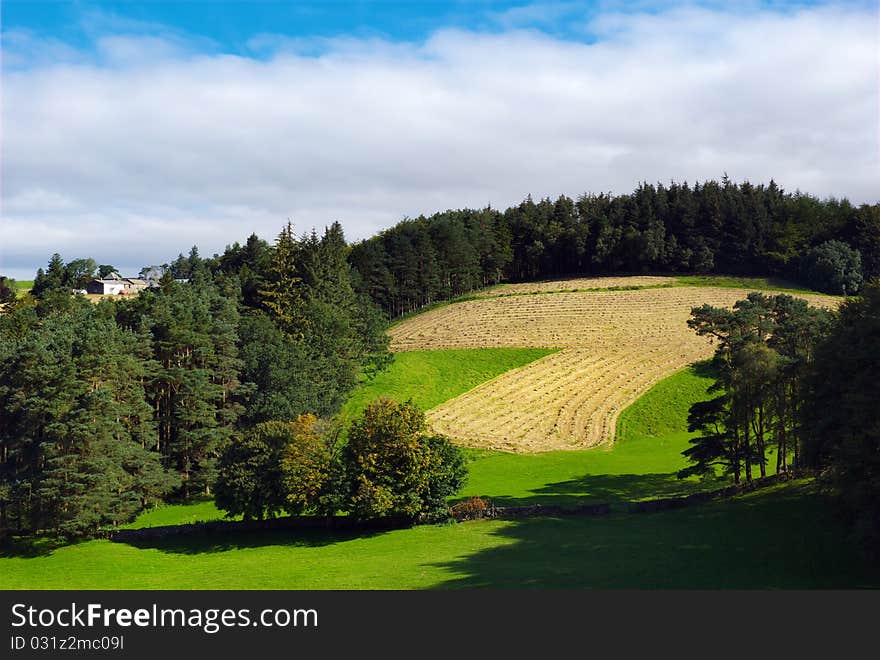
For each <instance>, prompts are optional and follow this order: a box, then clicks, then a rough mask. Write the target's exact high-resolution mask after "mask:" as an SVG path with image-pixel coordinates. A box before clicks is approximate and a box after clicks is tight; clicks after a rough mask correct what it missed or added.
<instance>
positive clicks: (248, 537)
mask: <svg viewBox="0 0 880 660" xmlns="http://www.w3.org/2000/svg"><path fill="white" fill-rule="evenodd" d="M385 531H386V530H321V529H297V530H290V529H287V530H261V531H249V532H210V531H205V532H201V533H194V534H180V535H170V536H166V537H160V538H151V537H148V538H142V539H138V538H127V539H125V540H119V541H116V542H117V543H122V544H125V545H130V546H132V547H134V548H139V549H141V550H147V549H149V550H160V551H161V552H167V553H171V554H183V555H200V554H207V553H216V552H229V551H231V550H242V549H247V548H261V547H264V546H287V547H303V548H320V547H323V546H328V545H334V544H336V543H344V542H345V541H352V540H355V539H364V538H371V537H374V536H379V535H380V534H384V533H385Z"/></svg>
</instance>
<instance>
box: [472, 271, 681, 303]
mask: <svg viewBox="0 0 880 660" xmlns="http://www.w3.org/2000/svg"><path fill="white" fill-rule="evenodd" d="M675 281H676V278H674V277H662V276H659V275H634V276H632V277H576V278H574V279H570V280H552V281H547V282H522V283H518V284H499V285H498V286H494V287H492V288H491V289H486V290H484V291H480V292H479V293H477V294H475V295H476V296H477V297H481V298H491V297H494V296H510V295H518V294H519V295H521V294H527V293H554V292H557V291H585V290H591V289H616V288H619V287H635V286H663V285H667V284H670V285H671V284H674V283H675Z"/></svg>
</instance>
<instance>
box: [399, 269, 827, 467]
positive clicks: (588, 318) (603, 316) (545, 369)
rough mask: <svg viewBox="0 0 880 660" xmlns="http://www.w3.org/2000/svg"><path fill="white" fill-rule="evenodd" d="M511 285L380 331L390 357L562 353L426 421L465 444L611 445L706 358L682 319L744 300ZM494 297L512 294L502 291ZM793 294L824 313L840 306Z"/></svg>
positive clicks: (711, 293)
mask: <svg viewBox="0 0 880 660" xmlns="http://www.w3.org/2000/svg"><path fill="white" fill-rule="evenodd" d="M575 282H577V284H574V285H571V286H572V287H573V288H577V289H582V288H586V287H585V284H586V283H587V282H585V281H582V280H581V281H575ZM588 284H589V285H590V288H594V289H601V288H602V285H603V282H602V281H601V278H592V279H591V280H590V281H589V282H588ZM516 286H519V287H520V288H519V289H514V291H513V292H514V293H523V294H526V295H496V296H491V295H488V294H487V295H484V296H483V297H482V298H480V299H477V300H466V301H464V302H460V303H455V304H452V305H446V306H443V307H440V308H438V309H434V310H432V311H429V312H426V313H424V314H421V315H418V316H415V317H412V318H409V319H407V320H404V321H402V322H401V323H398V324H396V325H394V326H393V327H392V328H391V330H390V334H391V338H392V341H391V348H392V350H393V351H396V352H404V351H413V350H419V351H425V350H443V349H469V348H470V349H473V348H500V347H508V348H514V347H531V348H556V349H561V350H560V351H559V352H557V353H554V354H552V355H548V356H547V357H544V358H542V359H540V360H536V361H534V362H530V363H529V364H527V365H525V366H522V367H519V368H517V369H514V370H511V371H508V372H506V373H504V374H502V375H500V376H498V377H496V378H494V379H492V380H490V381H488V382H486V383H483V384H482V385H480V386H478V387H476V388H474V389H472V390H470V391H468V392H466V393H464V394H462V395H460V396H458V397H456V398H454V399H452V400H450V401H447V402H446V403H444V404H442V405H440V406H438V407H437V408H434V409H433V410H431V411H430V413H429V419H430V421H431V423H432V425H433V427H434V429H435V430H437V431H438V432H441V433H444V434H447V435H449V436H452V437H454V438H457V439H458V440H460V441H461V442H463V443H464V444H466V445H468V446H472V447H483V448H490V449H501V450H505V451H516V452H540V451H548V450H554V449H583V448H586V447H593V446H597V445H600V444H603V443H609V442H611V441H613V438H614V428H615V423H616V420H617V416H618V415H619V413H620V411H621V410H623V409H624V408H625V407H626V406H628V405H629V404H630V403H632V402H633V401H635V400H636V399H637V398H638V397H639V396H641V395H642V394H644V393H645V392H646V391H647V390H648V389H649V388H650V387H651V386H652V385H653V384H654V383H656V382H658V381H659V380H661V379H662V378H664V377H666V376H669V375H670V374H672V373H674V372H675V371H677V370H679V369H681V368H683V367H685V366H687V365H689V364H692V363H694V362H697V361H699V360H703V359H706V358H708V357H710V356H711V355H712V352H713V347H712V344H711V342H710V341H709V340H708V339H707V338H705V337H699V336H697V335H696V334H695V333H694V332H693V331H692V330H691V329H690V328H688V327H687V319H688V317H689V315H690V311H691V309H692V308H693V307H698V306H700V305H703V304H711V305H715V306H732V305H733V304H734V303H735V302H736V301H737V300H741V299H743V298H745V297H746V296H747V295H748V293H749V290H748V289H736V288H726V287H660V288H637V289H633V290H606V291H601V290H597V291H590V292H584V291H581V290H574V291H571V290H569V291H566V290H565V286H566V285H565V282H555V283H551V284H550V285H545V288H544V289H542V288H541V287H539V286H536V285H516ZM606 286H608V287H610V286H613V287H615V288H620V287H627V286H632V287H643V286H645V278H644V277H635V278H631V279H630V278H613V284H612V283H611V282H609V283H608V284H607V285H606ZM495 290H496V291H501V292H502V293H506V292H510V291H511V289H510V287H509V286H507V285H506V286H505V287H501V288H500V289H495ZM491 291H492V290H490V293H491ZM542 291H546V293H542ZM527 294H532V295H527ZM795 295H797V296H798V297H801V298H804V299H805V300H807V301H808V302H810V304H813V305H819V306H826V307H831V306H835V305H837V304H838V302H839V301H840V300H841V299H840V298H835V297H831V296H822V295H815V294H795Z"/></svg>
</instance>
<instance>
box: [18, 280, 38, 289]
mask: <svg viewBox="0 0 880 660" xmlns="http://www.w3.org/2000/svg"><path fill="white" fill-rule="evenodd" d="M33 286H34V281H33V280H16V281H15V290H16V291H19V292H24V291H30V290H31V289H32V288H33Z"/></svg>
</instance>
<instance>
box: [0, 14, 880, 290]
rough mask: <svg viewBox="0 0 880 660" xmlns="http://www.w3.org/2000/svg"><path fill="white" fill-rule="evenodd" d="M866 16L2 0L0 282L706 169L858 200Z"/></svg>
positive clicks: (869, 189)
mask: <svg viewBox="0 0 880 660" xmlns="http://www.w3.org/2000/svg"><path fill="white" fill-rule="evenodd" d="M731 5H733V6H735V9H730V6H731ZM878 14H880V12H878V3H877V2H876V1H871V2H843V3H840V2H835V3H821V2H818V3H817V2H751V3H744V2H737V3H724V2H689V3H674V2H663V1H654V2H649V1H645V2H626V3H624V2H603V1H599V2H536V3H531V4H526V3H523V2H494V1H489V0H485V1H482V2H479V1H477V2H433V1H431V0H427V1H423V2H393V1H391V0H385V1H381V0H379V1H376V2H366V1H360V2H342V1H341V0H337V1H335V2H297V3H293V2H278V1H262V2H261V1H259V0H257V1H254V2H211V1H207V0H205V1H200V0H192V1H190V2H160V1H152V2H148V1H142V2H136V1H127V2H85V1H81V2H46V1H42V2H41V1H38V0H28V1H27V2H23V1H20V0H4V2H3V5H2V17H0V18H2V28H0V30H2V57H3V61H2V142H0V150H2V151H0V156H2V161H0V162H2V194H0V199H2V220H0V222H2V227H0V273H4V274H8V275H11V276H13V277H17V278H19V279H30V278H32V276H33V273H34V271H35V270H36V268H37V267H38V266H41V265H44V264H45V263H46V261H47V260H48V258H49V256H50V255H51V254H52V253H53V252H60V253H61V254H62V256H63V257H64V258H65V259H66V260H69V259H73V258H76V257H81V256H92V257H94V258H95V259H96V260H97V261H98V262H99V263H112V264H115V265H116V266H117V267H119V268H120V269H121V270H122V271H124V272H125V274H128V273H132V272H136V271H137V270H138V269H140V267H141V266H143V265H147V264H152V263H162V262H167V261H169V260H171V259H172V258H173V257H174V256H175V255H176V254H177V253H178V252H186V251H187V250H188V249H189V247H190V246H191V245H193V244H196V245H198V246H199V249H200V251H201V253H202V254H203V255H209V254H213V253H214V252H218V251H222V250H223V248H224V246H225V245H227V244H230V243H232V242H234V241H242V240H244V239H245V238H246V237H247V236H248V235H249V234H251V233H252V232H256V233H258V234H259V235H261V236H263V237H265V238H268V239H272V238H273V237H274V236H275V235H276V234H277V232H278V230H279V229H280V227H281V225H282V224H283V223H285V222H286V221H287V220H288V219H290V220H291V221H292V222H293V223H294V225H295V227H296V229H297V230H298V231H304V230H307V229H310V228H312V227H313V226H314V227H317V228H318V229H319V230H320V229H321V228H322V227H323V226H324V225H326V224H328V223H330V222H332V221H334V220H339V221H340V222H341V223H342V224H343V226H344V227H345V230H346V234H347V236H348V238H349V239H350V240H355V239H360V238H364V237H366V236H369V235H370V234H372V233H374V232H376V231H378V230H380V229H382V228H383V227H387V226H390V225H392V224H394V223H395V222H397V221H399V220H401V219H402V218H404V217H406V216H415V215H418V214H420V213H426V214H427V213H431V212H434V211H439V210H443V209H446V208H461V207H482V206H485V205H486V204H491V205H493V206H495V207H501V208H503V207H505V206H507V205H510V204H512V203H516V202H518V201H520V200H521V199H522V198H523V197H525V196H526V195H527V194H531V195H532V196H533V197H536V198H537V197H544V196H550V197H555V196H558V195H559V194H568V195H572V196H575V195H578V194H580V193H582V192H609V191H610V192H628V191H629V190H631V189H632V188H633V187H634V186H635V185H636V184H637V183H638V182H640V181H649V182H656V181H663V182H668V181H670V180H676V181H685V180H686V181H689V182H693V181H695V180H705V179H708V178H716V179H717V178H720V177H721V176H722V175H723V174H724V173H725V172H727V173H728V175H729V176H730V177H731V178H732V179H733V180H735V181H742V180H746V179H747V180H750V181H752V182H753V183H758V182H768V181H769V180H770V179H771V178H774V179H775V180H776V181H777V183H779V184H780V185H781V186H782V187H783V188H784V189H786V190H791V191H794V190H795V189H800V190H802V191H805V192H809V193H811V194H815V195H817V196H819V197H827V196H834V197H847V198H849V199H850V200H851V201H853V202H855V203H862V202H870V203H875V202H877V201H880V142H878V131H880V127H878V124H880V119H878V117H880V114H878V103H880V98H878V97H880V94H878V89H880V82H878V80H880V73H878V70H880V45H878V40H880V36H878V32H880V18H878Z"/></svg>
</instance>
